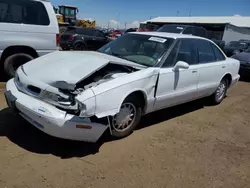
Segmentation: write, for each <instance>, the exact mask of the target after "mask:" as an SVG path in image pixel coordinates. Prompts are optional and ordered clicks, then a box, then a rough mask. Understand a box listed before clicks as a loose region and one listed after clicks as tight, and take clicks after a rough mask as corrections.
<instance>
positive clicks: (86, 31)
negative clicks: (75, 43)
mask: <svg viewBox="0 0 250 188" xmlns="http://www.w3.org/2000/svg"><path fill="white" fill-rule="evenodd" d="M78 33H79V34H82V35H87V36H94V30H92V29H82V28H81V29H78Z"/></svg>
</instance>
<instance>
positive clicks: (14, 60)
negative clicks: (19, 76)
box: [4, 53, 34, 78]
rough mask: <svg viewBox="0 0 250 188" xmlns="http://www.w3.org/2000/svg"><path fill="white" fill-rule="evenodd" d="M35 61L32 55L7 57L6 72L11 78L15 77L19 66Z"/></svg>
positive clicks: (5, 62) (22, 54) (20, 54)
mask: <svg viewBox="0 0 250 188" xmlns="http://www.w3.org/2000/svg"><path fill="white" fill-rule="evenodd" d="M32 59H34V58H33V57H32V56H31V55H28V54H24V53H19V54H13V55H10V56H9V57H7V58H6V59H5V61H4V70H5V72H6V73H7V75H8V76H9V77H11V78H12V77H14V76H15V73H16V70H17V68H18V67H19V66H21V65H23V64H25V63H27V62H28V61H31V60H32Z"/></svg>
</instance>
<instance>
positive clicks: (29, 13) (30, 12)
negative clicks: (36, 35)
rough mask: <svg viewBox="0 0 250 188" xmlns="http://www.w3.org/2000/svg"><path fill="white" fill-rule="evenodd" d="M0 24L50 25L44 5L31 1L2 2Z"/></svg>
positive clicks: (6, 0) (0, 3) (9, 0)
mask: <svg viewBox="0 0 250 188" xmlns="http://www.w3.org/2000/svg"><path fill="white" fill-rule="evenodd" d="M0 22H5V23H16V24H30V25H45V26H46V25H49V24H50V20H49V16H48V14H47V11H46V9H45V7H44V5H43V4H42V3H41V2H38V1H30V0H0Z"/></svg>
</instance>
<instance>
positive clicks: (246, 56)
mask: <svg viewBox="0 0 250 188" xmlns="http://www.w3.org/2000/svg"><path fill="white" fill-rule="evenodd" d="M232 58H234V59H237V60H239V61H240V75H242V76H248V77H250V48H248V49H247V50H245V51H244V52H241V53H237V54H234V55H233V56H232Z"/></svg>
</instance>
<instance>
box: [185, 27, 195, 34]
mask: <svg viewBox="0 0 250 188" xmlns="http://www.w3.org/2000/svg"><path fill="white" fill-rule="evenodd" d="M183 34H187V35H190V34H191V35H193V28H192V27H187V28H186V29H185V30H184V31H183Z"/></svg>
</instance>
